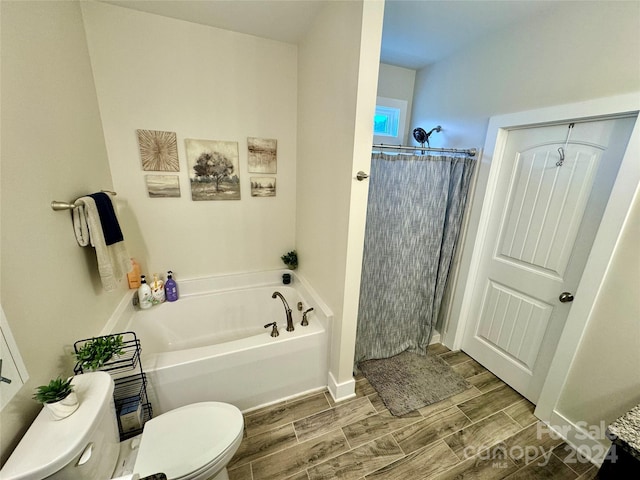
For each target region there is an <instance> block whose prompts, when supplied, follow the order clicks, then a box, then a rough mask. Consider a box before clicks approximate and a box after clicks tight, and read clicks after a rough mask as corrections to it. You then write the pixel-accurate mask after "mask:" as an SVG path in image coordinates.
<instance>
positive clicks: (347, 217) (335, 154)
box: [296, 1, 384, 396]
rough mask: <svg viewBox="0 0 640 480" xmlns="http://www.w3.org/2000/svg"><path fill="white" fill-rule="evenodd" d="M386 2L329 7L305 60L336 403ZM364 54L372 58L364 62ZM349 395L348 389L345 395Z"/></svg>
mask: <svg viewBox="0 0 640 480" xmlns="http://www.w3.org/2000/svg"><path fill="white" fill-rule="evenodd" d="M383 6H384V4H383V2H361V1H357V2H356V1H353V2H329V3H328V4H327V5H325V6H324V7H323V9H322V11H321V12H320V13H319V14H318V16H317V18H316V19H315V22H314V24H313V26H312V28H311V29H310V31H309V33H308V34H307V35H306V37H305V38H304V39H303V41H302V42H301V44H300V46H299V53H298V62H299V68H298V75H299V77H298V89H299V90H298V91H299V95H298V138H299V139H300V141H299V143H298V176H297V185H298V195H297V199H296V203H297V208H298V211H297V217H296V239H297V246H298V253H299V256H300V259H301V260H300V261H301V263H300V271H301V273H302V274H303V276H305V277H306V278H307V279H308V280H309V281H310V283H311V284H312V285H313V286H314V287H315V288H316V289H317V290H318V292H319V293H320V295H321V296H322V297H323V298H324V299H325V301H326V302H327V303H328V305H329V306H330V307H331V308H332V310H333V312H334V315H335V321H334V325H333V331H332V347H331V364H330V370H331V375H332V377H333V379H332V380H330V381H333V383H334V385H330V388H333V390H332V393H334V395H335V394H336V393H337V394H338V396H341V395H342V393H343V392H344V393H345V394H348V390H349V388H351V392H352V391H353V386H352V385H351V386H350V387H349V385H350V382H352V366H353V354H354V348H355V330H356V324H357V305H358V291H359V285H360V269H361V265H362V244H363V238H364V223H365V213H366V196H367V188H368V185H367V183H366V182H357V181H355V180H354V176H355V172H356V171H358V170H365V171H368V167H369V165H370V154H371V141H372V138H373V113H374V108H375V95H376V88H377V71H378V62H379V48H380V39H381V35H382V13H383ZM361 48H362V53H361ZM342 386H344V388H341V387H342Z"/></svg>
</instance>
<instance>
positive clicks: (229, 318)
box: [109, 271, 333, 414]
mask: <svg viewBox="0 0 640 480" xmlns="http://www.w3.org/2000/svg"><path fill="white" fill-rule="evenodd" d="M286 272H287V273H291V274H292V275H291V276H292V282H291V284H290V285H283V284H282V273H284V271H273V272H261V273H253V274H243V275H229V276H224V277H210V278H203V279H195V280H186V281H179V282H178V288H179V293H180V299H179V300H178V301H177V302H174V303H168V302H165V303H163V304H161V305H156V306H154V307H152V308H150V309H149V310H134V309H133V308H132V307H131V306H130V305H129V306H128V307H124V308H123V310H124V312H122V314H121V315H120V318H118V319H117V320H116V321H114V322H112V323H113V325H111V330H110V331H109V332H110V333H116V332H118V331H133V332H135V333H136V335H137V336H138V338H139V339H140V343H141V346H142V367H143V369H144V371H145V373H146V375H147V380H148V394H149V398H150V400H151V403H152V406H153V411H154V414H160V413H163V412H166V411H169V410H172V409H174V408H177V407H180V406H183V405H187V404H190V403H194V402H202V401H210V400H215V401H221V402H228V403H231V404H233V405H236V406H237V407H238V408H240V409H241V410H243V411H248V410H252V409H254V408H258V407H260V406H264V405H268V404H270V403H273V402H276V401H280V400H283V399H286V398H288V397H291V396H294V395H298V394H301V393H305V392H309V391H314V390H319V389H322V388H323V387H325V386H326V385H327V378H328V344H329V341H328V338H329V326H330V324H331V320H332V316H333V315H332V313H331V311H330V310H329V309H328V308H327V307H326V305H325V304H324V303H323V302H322V300H321V299H320V298H318V296H317V294H316V293H315V292H314V291H313V289H312V288H311V287H310V286H309V285H308V284H307V283H306V282H305V281H304V280H302V279H301V278H300V277H298V276H297V275H295V273H293V272H289V271H286ZM274 291H279V292H280V293H281V294H282V295H283V296H284V297H285V299H286V300H287V302H288V304H289V307H290V308H291V310H292V313H293V320H294V326H295V330H294V331H293V332H287V331H286V326H287V324H286V315H285V309H284V306H283V302H282V301H281V300H280V299H279V298H276V299H272V298H271V295H272V294H273V292H274ZM298 302H301V305H302V308H303V309H304V310H306V309H308V308H310V307H313V308H314V311H313V312H310V313H309V314H308V319H309V325H308V326H306V327H303V326H301V325H300V321H301V319H302V311H299V310H298V308H297V306H298ZM271 322H277V324H278V329H279V332H280V335H279V336H278V337H275V338H274V337H271V336H270V333H271V328H264V325H266V324H268V323H271Z"/></svg>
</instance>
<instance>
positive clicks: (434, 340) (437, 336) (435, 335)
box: [429, 330, 442, 345]
mask: <svg viewBox="0 0 640 480" xmlns="http://www.w3.org/2000/svg"><path fill="white" fill-rule="evenodd" d="M441 340H442V337H440V332H438V331H437V330H434V331H433V335H431V341H430V342H429V345H433V344H434V343H440V341H441Z"/></svg>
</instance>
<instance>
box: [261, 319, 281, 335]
mask: <svg viewBox="0 0 640 480" xmlns="http://www.w3.org/2000/svg"><path fill="white" fill-rule="evenodd" d="M269 327H273V329H272V330H271V334H270V335H271V336H272V337H277V336H278V335H280V332H278V324H277V323H276V322H271V323H267V324H266V325H265V326H264V328H269Z"/></svg>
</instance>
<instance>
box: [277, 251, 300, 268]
mask: <svg viewBox="0 0 640 480" xmlns="http://www.w3.org/2000/svg"><path fill="white" fill-rule="evenodd" d="M280 258H281V259H282V261H283V262H284V264H285V265H286V266H287V268H289V269H290V270H295V269H296V268H298V253H297V252H296V251H295V250H291V251H290V252H287V253H285V254H284V255H282V256H281V257H280Z"/></svg>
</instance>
